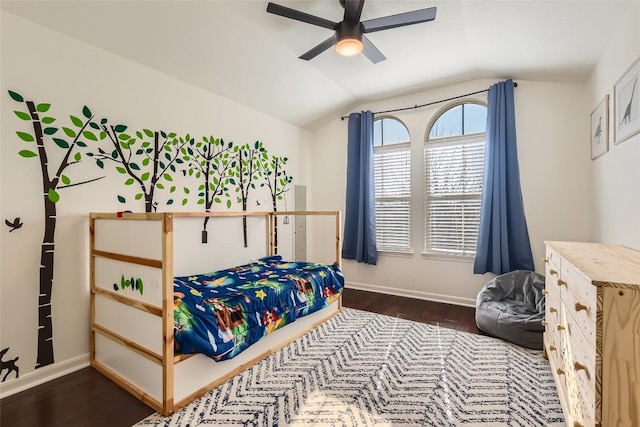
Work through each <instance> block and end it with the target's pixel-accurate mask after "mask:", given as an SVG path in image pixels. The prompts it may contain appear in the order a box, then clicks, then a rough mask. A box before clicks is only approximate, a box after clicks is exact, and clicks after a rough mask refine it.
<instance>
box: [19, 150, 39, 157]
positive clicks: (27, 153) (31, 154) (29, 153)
mask: <svg viewBox="0 0 640 427" xmlns="http://www.w3.org/2000/svg"><path fill="white" fill-rule="evenodd" d="M18 154H20V155H21V156H22V157H26V158H29V157H36V156H37V154H36V153H34V152H33V151H30V150H20V151H18Z"/></svg>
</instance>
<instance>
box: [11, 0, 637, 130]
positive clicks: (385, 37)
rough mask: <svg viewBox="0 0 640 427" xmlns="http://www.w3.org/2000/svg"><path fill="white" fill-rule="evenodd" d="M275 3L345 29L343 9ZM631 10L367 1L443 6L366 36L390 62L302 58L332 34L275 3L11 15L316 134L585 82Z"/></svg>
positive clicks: (368, 6) (34, 9)
mask: <svg viewBox="0 0 640 427" xmlns="http://www.w3.org/2000/svg"><path fill="white" fill-rule="evenodd" d="M275 3H279V4H282V5H284V6H288V7H290V8H294V9H298V10H301V11H304V12H307V13H310V14H313V15H317V16H320V17H323V18H326V19H329V20H332V21H336V22H337V21H341V20H342V13H343V9H342V8H341V7H340V5H339V2H338V0H322V1H318V0H316V1H311V0H309V1H277V0H276V1H275ZM634 3H637V1H636V0H629V1H587V0H580V1H578V0H573V1H540V0H536V1H531V0H512V1H485V0H476V1H460V0H446V1H427V0H404V1H389V0H367V1H366V2H365V5H364V10H363V13H362V20H367V19H373V18H377V17H381V16H386V15H391V14H396V13H401V12H406V11H411V10H416V9H422V8H426V7H431V6H437V8H438V13H437V17H436V20H435V21H433V22H427V23H422V24H416V25H413V26H409V27H403V28H395V29H390V30H386V31H381V32H376V33H372V34H369V35H368V37H369V38H370V40H371V41H372V42H373V43H374V44H375V45H376V46H377V47H378V48H379V49H380V50H381V51H382V53H383V54H384V55H385V56H386V57H387V60H386V61H383V62H381V63H379V64H375V65H374V64H372V63H371V62H370V61H369V60H368V59H367V58H366V57H364V56H363V55H358V56H356V57H341V56H339V55H338V54H337V53H335V51H334V50H333V49H330V50H328V51H326V52H324V53H322V54H320V55H319V56H318V57H316V58H315V59H313V60H311V61H303V60H300V59H298V56H300V55H301V54H302V53H304V52H306V51H307V50H309V49H310V48H312V47H313V46H315V45H316V44H318V43H320V42H322V41H324V40H325V39H326V38H328V37H329V36H330V35H331V31H330V30H327V29H324V28H320V27H315V26H312V25H309V24H305V23H302V22H298V21H293V20H290V19H286V18H283V17H280V16H276V15H272V14H268V13H266V11H265V10H266V7H267V1H262V0H244V1H238V0H236V1H211V0H204V1H184V0H181V1H178V0H175V1H151V0H143V1H91V0H85V1H57V0H53V1H52V0H49V1H25V0H20V1H6V0H3V1H2V3H1V6H2V9H3V10H5V11H8V12H11V13H13V14H16V15H18V16H21V17H23V18H25V19H28V20H31V21H34V22H36V23H38V24H41V25H44V26H46V27H49V28H51V29H53V30H56V31H59V32H61V33H64V34H67V35H69V36H71V37H75V38H77V39H81V40H83V41H85V42H87V43H90V44H92V45H95V46H98V47H100V48H102V49H105V50H107V51H109V52H112V53H114V54H117V55H120V56H122V57H125V58H128V59H130V60H132V61H136V62H138V63H141V64H143V65H146V66H149V67H151V68H153V69H156V70H158V71H161V72H163V73H166V74H168V75H171V76H173V77H176V78H178V79H180V80H183V81H185V82H188V83H191V84H193V85H195V86H198V87H200V88H202V89H204V90H207V91H210V92H213V93H216V94H218V95H221V96H224V97H226V98H228V99H231V100H234V101H236V102H239V103H241V104H244V105H246V106H248V107H251V108H253V109H256V110H259V111H262V112H264V113H267V114H269V115H271V116H274V117H277V118H280V119H282V120H284V121H287V122H290V123H292V124H294V125H297V126H300V127H304V128H308V129H313V128H314V127H315V126H317V125H319V124H321V123H323V122H324V121H325V120H326V119H328V118H335V117H336V116H338V115H341V114H344V113H346V112H348V110H349V108H352V107H354V106H356V105H358V104H361V103H363V102H365V101H370V100H374V99H380V98H383V97H387V96H390V95H395V94H402V93H407V92H410V91H412V90H416V89H424V88H429V87H433V86H438V85H442V84H445V83H450V82H455V81H460V80H465V79H472V78H483V77H488V78H503V77H514V78H517V79H527V80H548V81H576V80H578V81H581V80H583V79H585V78H586V77H587V76H588V74H589V73H590V71H591V69H592V67H593V66H594V65H595V63H596V61H597V60H598V58H599V56H600V54H601V52H602V51H603V49H604V47H605V46H606V44H607V42H608V41H609V38H610V35H611V34H612V33H613V32H614V31H615V29H616V26H617V24H618V23H619V22H620V21H621V20H622V19H623V18H624V17H625V15H626V14H627V13H629V11H630V10H631V9H632V7H633V6H634Z"/></svg>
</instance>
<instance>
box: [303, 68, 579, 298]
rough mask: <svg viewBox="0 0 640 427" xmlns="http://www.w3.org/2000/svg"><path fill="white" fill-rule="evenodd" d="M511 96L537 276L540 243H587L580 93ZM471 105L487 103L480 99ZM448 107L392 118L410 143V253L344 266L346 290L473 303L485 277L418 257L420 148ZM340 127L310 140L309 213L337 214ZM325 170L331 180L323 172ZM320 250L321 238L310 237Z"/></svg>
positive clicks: (563, 89) (520, 90) (542, 90)
mask: <svg viewBox="0 0 640 427" xmlns="http://www.w3.org/2000/svg"><path fill="white" fill-rule="evenodd" d="M513 77H514V78H515V80H516V81H517V82H518V87H517V88H516V90H515V106H516V126H517V132H518V157H519V162H520V175H521V184H522V192H523V198H524V204H525V213H526V216H527V223H528V227H529V235H530V239H531V245H532V250H533V256H534V260H535V262H536V267H537V269H538V271H542V270H543V266H542V263H541V259H542V258H543V256H544V240H589V239H590V230H589V227H590V221H591V219H590V210H589V207H590V206H591V200H590V188H589V183H590V169H589V158H590V157H589V156H590V151H589V145H588V143H587V142H585V141H588V129H587V127H586V126H585V120H586V117H588V114H589V111H588V107H587V103H588V102H587V99H588V94H587V88H586V87H585V85H584V84H582V83H576V84H568V83H547V82H533V81H524V80H518V79H517V76H513ZM498 80H500V79H496V80H474V81H469V82H465V83H460V84H455V85H450V86H447V87H441V88H436V89H431V90H425V91H422V92H417V93H413V94H410V95H405V96H398V97H393V98H388V99H384V100H381V101H378V102H375V103H368V104H363V105H361V106H360V107H358V108H356V109H354V110H366V109H370V110H372V111H379V110H388V109H394V108H400V107H406V106H411V105H416V104H424V103H427V102H431V101H436V100H440V99H446V98H450V97H453V96H458V95H461V94H465V93H470V92H475V91H478V90H482V89H486V88H488V87H489V86H490V85H491V84H493V83H494V82H496V81H498ZM470 99H474V100H479V101H482V102H485V103H486V94H481V95H477V96H475V97H472V98H470ZM446 105H447V104H438V105H434V106H430V107H425V108H421V109H417V110H409V111H403V112H398V113H393V116H394V117H396V118H398V119H400V120H401V121H402V122H403V123H404V124H405V125H406V126H407V128H408V129H409V132H410V134H411V139H412V165H411V166H412V191H413V192H412V208H411V220H412V240H411V243H412V247H413V254H412V255H410V256H398V255H396V256H393V255H388V254H385V253H381V254H380V257H379V260H378V265H376V266H370V265H366V264H358V263H356V262H353V261H346V260H345V261H344V271H345V277H346V278H347V282H348V284H349V285H350V286H352V287H358V288H362V289H369V290H375V291H380V292H388V293H394V294H399V295H406V296H413V297H417V298H425V299H432V300H440V301H447V302H453V303H458V304H468V305H474V304H475V297H476V294H477V292H478V290H479V289H480V288H481V287H482V286H483V285H484V283H486V282H487V281H488V280H489V279H490V278H491V277H492V275H490V274H485V275H474V274H473V272H472V271H473V264H472V263H471V262H460V261H443V260H434V259H427V258H424V257H423V256H422V254H421V252H422V251H423V236H424V225H423V224H424V219H423V206H424V196H423V191H424V190H423V188H424V178H423V160H422V158H423V155H422V147H423V141H424V139H425V135H426V131H427V129H426V127H427V125H428V123H429V122H430V120H431V119H432V118H433V116H434V115H436V114H437V113H438V111H440V110H441V109H442V108H444V107H445V106H446ZM346 145H347V121H346V120H345V121H341V120H340V119H339V118H338V119H336V120H334V121H333V122H332V123H330V124H328V125H327V126H325V127H323V128H322V129H320V130H318V131H317V132H315V134H314V147H313V159H314V169H313V170H314V178H313V181H314V183H315V189H314V194H313V199H312V201H311V204H312V205H311V206H312V207H313V208H315V209H319V208H321V207H322V208H330V209H340V210H344V206H345V200H344V197H345V195H344V188H345V183H346ZM329 164H332V165H333V167H332V169H331V173H328V170H327V169H328V168H327V165H329ZM313 238H314V247H323V246H324V245H325V244H326V243H325V241H326V239H328V238H329V237H328V236H326V235H314V236H313Z"/></svg>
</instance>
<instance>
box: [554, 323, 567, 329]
mask: <svg viewBox="0 0 640 427" xmlns="http://www.w3.org/2000/svg"><path fill="white" fill-rule="evenodd" d="M556 329H557V330H559V331H564V330H565V329H567V328H565V327H564V326H563V325H561V324H559V323H558V326H556Z"/></svg>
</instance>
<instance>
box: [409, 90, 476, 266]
mask: <svg viewBox="0 0 640 427" xmlns="http://www.w3.org/2000/svg"><path fill="white" fill-rule="evenodd" d="M465 104H473V105H479V106H482V107H484V108H485V109H487V104H486V103H484V102H481V101H478V100H475V99H474V100H471V99H464V100H460V101H457V102H454V103H451V104H448V105H446V106H445V107H443V108H442V109H441V110H440V111H438V113H437V114H435V115H434V116H433V117H432V119H431V120H430V123H429V125H428V126H427V129H426V133H425V139H424V143H423V148H422V158H423V162H424V164H423V178H424V179H423V185H424V188H423V196H424V206H423V216H424V217H423V220H424V223H423V225H424V236H423V250H422V256H423V258H429V259H437V260H447V261H458V262H467V263H469V262H473V261H474V259H475V256H476V252H475V251H474V252H473V253H455V252H446V251H434V250H432V249H431V234H430V233H429V230H430V227H429V221H430V211H429V205H430V202H431V201H432V200H478V201H480V203H481V202H482V191H480V193H479V194H478V195H476V194H473V195H455V196H454V195H446V196H439V197H433V196H430V195H429V193H428V191H429V186H428V182H429V181H428V180H429V176H428V170H429V164H428V162H427V159H426V156H427V148H428V147H429V144H438V145H440V146H447V145H448V146H460V147H462V146H464V145H468V144H471V143H476V142H478V140H479V139H480V138H483V139H484V147H483V158H484V152H485V150H486V134H487V133H486V127H485V131H484V132H475V133H470V134H460V135H455V136H445V137H439V138H430V137H429V135H430V134H431V130H432V128H433V126H434V125H435V124H436V122H437V121H438V119H440V117H442V116H443V115H444V114H445V113H447V112H448V111H450V110H452V109H453V108H456V107H458V106H461V105H465ZM461 120H462V125H461V129H462V131H463V132H464V107H463V113H462V115H461ZM481 178H482V181H484V167H483V172H482V177H481Z"/></svg>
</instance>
